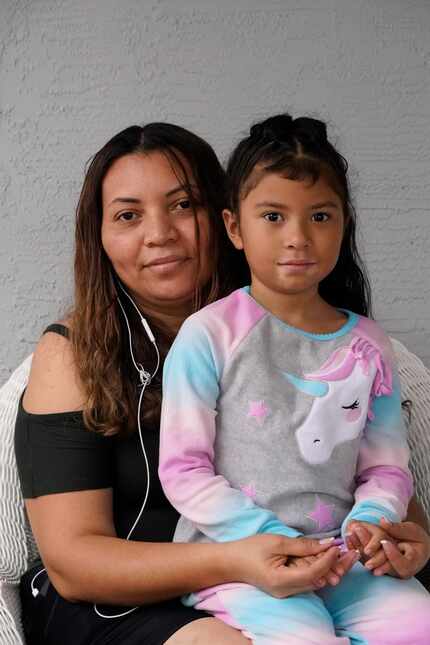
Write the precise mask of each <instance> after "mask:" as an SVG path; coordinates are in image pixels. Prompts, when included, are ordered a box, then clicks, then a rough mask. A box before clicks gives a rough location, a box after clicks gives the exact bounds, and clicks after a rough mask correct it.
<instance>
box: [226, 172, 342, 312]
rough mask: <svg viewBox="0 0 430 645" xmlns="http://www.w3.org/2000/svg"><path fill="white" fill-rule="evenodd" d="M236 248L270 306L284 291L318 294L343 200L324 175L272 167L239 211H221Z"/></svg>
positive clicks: (337, 241)
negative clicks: (297, 175)
mask: <svg viewBox="0 0 430 645" xmlns="http://www.w3.org/2000/svg"><path fill="white" fill-rule="evenodd" d="M224 222H225V224H226V227H227V232H228V234H229V237H230V239H231V240H232V242H233V244H234V245H235V247H236V248H237V249H244V252H245V255H246V259H247V261H248V264H249V267H250V270H251V276H252V285H251V286H252V292H253V295H255V296H257V294H258V299H259V301H260V302H262V303H265V304H266V305H267V306H270V303H271V302H273V299H274V298H278V297H279V296H282V295H296V296H297V295H299V294H303V295H305V294H306V295H310V296H311V295H313V294H314V295H317V293H318V285H319V283H320V282H321V280H323V278H325V277H326V276H327V275H328V274H329V273H330V272H331V271H332V270H333V268H334V267H335V265H336V262H337V259H338V257H339V252H340V247H341V243H342V237H343V231H344V215H343V208H342V201H341V199H340V197H339V196H338V195H337V193H335V192H334V190H333V189H332V188H331V187H330V186H329V184H328V183H327V181H326V180H324V179H323V178H322V177H320V178H319V179H318V181H316V182H315V183H313V184H312V182H311V181H310V180H302V181H298V180H291V179H286V178H285V177H283V176H282V175H278V174H275V173H271V174H268V175H265V176H264V177H263V179H261V180H260V182H259V183H258V184H257V186H256V187H255V188H253V189H252V190H251V191H250V192H249V193H248V195H247V196H246V197H245V198H244V199H243V200H242V202H241V205H240V216H239V217H237V215H236V214H233V213H231V212H230V211H224Z"/></svg>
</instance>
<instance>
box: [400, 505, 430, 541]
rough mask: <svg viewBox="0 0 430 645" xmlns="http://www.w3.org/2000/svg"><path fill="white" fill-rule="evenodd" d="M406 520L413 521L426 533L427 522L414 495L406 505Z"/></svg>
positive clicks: (427, 528) (427, 529)
mask: <svg viewBox="0 0 430 645" xmlns="http://www.w3.org/2000/svg"><path fill="white" fill-rule="evenodd" d="M406 521H407V522H415V524H418V526H421V528H423V529H424V530H425V531H427V533H428V532H429V524H428V520H427V518H426V515H425V513H424V510H423V508H422V506H421V504H420V503H419V502H418V500H417V498H416V497H415V496H413V497H412V499H411V501H410V502H409V506H408V514H407V516H406Z"/></svg>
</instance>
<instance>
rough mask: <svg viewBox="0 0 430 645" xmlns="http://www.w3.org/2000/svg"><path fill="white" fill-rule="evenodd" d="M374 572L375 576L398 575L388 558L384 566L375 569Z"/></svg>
mask: <svg viewBox="0 0 430 645" xmlns="http://www.w3.org/2000/svg"><path fill="white" fill-rule="evenodd" d="M372 573H373V575H374V576H386V575H390V576H397V573H396V571H395V570H394V569H393V567H392V565H391V563H390V562H389V561H388V560H386V562H385V563H384V564H383V565H382V566H380V567H376V569H373V571H372Z"/></svg>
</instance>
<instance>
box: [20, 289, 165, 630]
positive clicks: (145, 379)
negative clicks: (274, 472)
mask: <svg viewBox="0 0 430 645" xmlns="http://www.w3.org/2000/svg"><path fill="white" fill-rule="evenodd" d="M119 287H120V288H121V290H122V291H123V292H124V294H125V295H126V296H127V298H128V299H129V300H130V302H131V304H132V305H133V307H134V308H135V309H136V311H137V313H138V314H139V318H140V322H141V323H142V326H143V328H144V330H145V332H146V335H147V336H148V338H149V340H150V341H151V343H152V344H153V346H154V349H155V352H156V355H157V364H156V366H155V369H154V371H153V373H152V374H150V373H149V372H148V371H147V370H145V369H144V367H143V365H141V364H140V363H137V362H136V360H135V358H134V352H133V342H132V337H131V329H130V324H129V322H128V318H127V314H126V312H125V309H124V307H123V304H122V302H121V300H120V299H119V298H117V302H118V304H119V306H120V309H121V312H122V315H123V317H124V320H125V324H126V327H127V333H128V342H129V350H130V356H131V360H132V361H133V365H134V367H135V369H136V371H137V372H138V374H139V379H140V386H141V388H142V389H141V390H140V393H139V402H138V405H137V428H138V433H139V441H140V447H141V449H142V453H143V458H144V460H145V469H146V492H145V497H144V499H143V503H142V506H141V507H140V510H139V513H138V514H137V517H136V519H135V520H134V522H133V525H132V527H131V529H130V530H129V532H128V534H127V537H126V538H125V539H126V540H129V539H130V538H131V536H132V535H133V532H134V530H135V528H136V526H137V525H138V523H139V521H140V518H141V517H142V513H143V511H144V510H145V506H146V502H147V500H148V495H149V485H150V476H149V462H148V457H147V455H146V451H145V444H144V443H143V435H142V426H141V423H140V413H141V409H142V401H143V395H144V392H145V388H146V386H147V385H148V384H149V383H150V382H151V381H152V379H153V378H154V376H155V375H156V374H157V372H158V369H159V367H160V352H159V351H158V347H157V343H156V341H155V338H154V335H153V333H152V331H151V328H150V326H149V324H148V321H147V320H146V319H145V318H144V317H143V316H142V314H141V313H140V311H139V308H138V307H137V305H136V303H135V302H134V300H133V299H132V298H131V297H130V295H129V294H128V293H127V291H126V290H125V289H124V287H123V286H122V285H121V284H120V283H119ZM44 571H46V569H41V570H40V571H38V572H37V573H36V575H35V576H34V577H33V578H32V580H31V583H30V586H31V593H32V594H33V596H34V597H35V598H36V597H37V596H38V595H39V589H37V587H35V586H34V582H35V580H36V579H37V578H38V577H39V576H40V575H41V574H42V573H43V572H44ZM136 609H138V607H132V608H131V609H127V611H123V612H121V613H120V614H110V615H109V614H102V613H101V612H100V611H99V610H98V608H97V604H96V603H94V611H95V612H96V614H97V616H100V618H123V617H124V616H127V615H128V614H131V613H132V612H133V611H136Z"/></svg>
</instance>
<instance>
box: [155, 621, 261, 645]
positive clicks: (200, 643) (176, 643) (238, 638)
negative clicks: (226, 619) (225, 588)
mask: <svg viewBox="0 0 430 645" xmlns="http://www.w3.org/2000/svg"><path fill="white" fill-rule="evenodd" d="M208 643H216V644H217V645H250V641H249V640H248V639H247V638H245V636H243V634H241V633H240V632H239V631H238V630H237V629H234V628H233V627H230V626H229V625H226V624H225V623H223V622H222V621H220V620H218V619H217V618H201V619H200V620H194V621H193V622H192V623H188V625H185V626H184V627H182V628H181V629H179V630H178V631H177V632H176V633H175V634H173V636H171V637H170V638H169V640H167V641H166V643H165V645H208Z"/></svg>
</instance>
